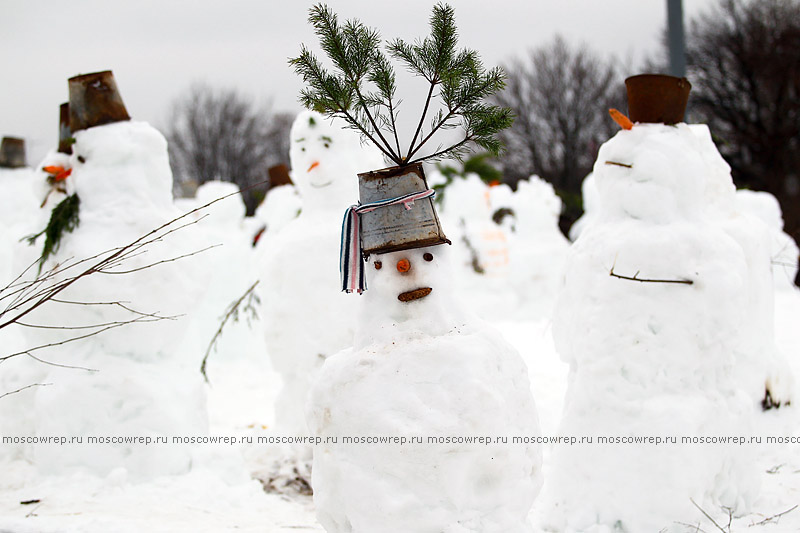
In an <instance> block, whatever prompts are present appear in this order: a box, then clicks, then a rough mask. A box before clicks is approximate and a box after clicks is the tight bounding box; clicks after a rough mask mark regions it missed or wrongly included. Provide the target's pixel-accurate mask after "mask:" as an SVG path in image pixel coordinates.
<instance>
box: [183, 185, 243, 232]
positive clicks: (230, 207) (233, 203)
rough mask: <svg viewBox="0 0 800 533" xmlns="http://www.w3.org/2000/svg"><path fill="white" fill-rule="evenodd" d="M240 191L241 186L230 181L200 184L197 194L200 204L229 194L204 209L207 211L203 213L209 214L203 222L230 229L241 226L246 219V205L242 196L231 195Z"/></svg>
mask: <svg viewBox="0 0 800 533" xmlns="http://www.w3.org/2000/svg"><path fill="white" fill-rule="evenodd" d="M238 192H239V186H238V185H236V184H235V183H231V182H229V181H207V182H205V183H203V184H202V185H200V187H198V188H197V194H196V195H195V199H196V200H197V204H198V206H201V205H206V204H208V203H211V202H213V201H214V200H217V199H219V198H224V197H226V196H229V198H225V199H224V200H220V201H218V202H216V203H214V204H212V205H211V206H209V207H208V208H207V209H206V210H204V211H205V212H204V213H201V214H202V215H207V216H205V218H203V220H202V223H203V224H205V225H208V226H212V227H213V226H217V227H218V228H220V229H221V228H227V229H228V230H231V229H233V228H236V227H237V226H239V225H240V224H241V223H242V220H243V219H244V215H245V205H244V202H243V201H242V197H241V196H231V195H236V193H238Z"/></svg>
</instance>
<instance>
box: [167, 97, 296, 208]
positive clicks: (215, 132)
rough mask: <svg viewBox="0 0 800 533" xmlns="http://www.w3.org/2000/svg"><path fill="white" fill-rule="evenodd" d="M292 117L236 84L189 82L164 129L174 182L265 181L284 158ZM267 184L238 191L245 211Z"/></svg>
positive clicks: (181, 185) (184, 185)
mask: <svg viewBox="0 0 800 533" xmlns="http://www.w3.org/2000/svg"><path fill="white" fill-rule="evenodd" d="M293 120H294V116H293V115H292V114H288V113H274V112H272V110H271V109H270V107H269V106H266V107H264V108H259V107H258V106H257V105H255V104H254V103H253V102H252V101H251V100H249V99H247V98H246V97H244V96H242V95H241V94H240V93H238V92H237V91H236V90H233V89H214V88H211V87H209V86H207V85H195V86H193V87H192V88H190V89H189V91H188V92H187V93H186V94H185V95H183V96H181V97H179V99H178V100H176V102H175V103H174V104H173V109H172V117H171V120H170V127H169V129H168V131H167V138H168V140H169V153H170V165H171V166H172V172H173V174H174V176H175V183H176V186H177V188H179V189H189V188H192V187H197V186H198V185H202V184H203V183H205V182H207V181H211V180H219V181H230V182H233V183H235V184H236V185H238V186H239V188H241V189H244V188H246V187H252V186H254V185H256V184H259V183H262V182H264V181H266V180H267V179H268V177H269V174H268V170H269V168H270V167H271V166H274V165H278V164H281V163H283V164H286V165H287V166H288V164H289V130H290V128H291V125H292V121H293ZM267 188H268V184H266V183H265V184H263V185H259V186H256V187H253V188H251V189H249V190H247V191H246V192H245V193H244V194H243V199H244V203H245V206H246V207H247V214H248V215H252V214H253V213H254V212H255V209H256V207H257V206H258V204H259V203H261V201H262V200H263V199H264V195H265V194H266V190H267ZM178 192H181V191H178Z"/></svg>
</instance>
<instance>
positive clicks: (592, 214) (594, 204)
mask: <svg viewBox="0 0 800 533" xmlns="http://www.w3.org/2000/svg"><path fill="white" fill-rule="evenodd" d="M581 198H582V199H583V215H581V217H580V218H579V219H578V220H576V221H575V222H574V223H573V224H572V226H571V227H570V228H569V240H570V241H572V242H575V241H576V240H578V237H580V235H581V232H582V231H583V230H584V229H585V228H586V227H587V226H590V225H591V224H592V223H593V222H594V220H595V219H596V218H597V214H598V213H599V211H600V198H599V194H598V193H597V186H596V185H595V184H594V174H592V173H591V172H590V173H589V175H588V176H586V177H585V178H584V179H583V183H582V184H581Z"/></svg>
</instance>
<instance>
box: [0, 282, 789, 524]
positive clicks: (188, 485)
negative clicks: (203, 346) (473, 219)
mask: <svg viewBox="0 0 800 533" xmlns="http://www.w3.org/2000/svg"><path fill="white" fill-rule="evenodd" d="M799 317H800V291H793V292H787V291H781V292H779V293H778V296H777V298H776V326H777V328H776V329H777V334H776V338H777V342H778V345H779V348H780V349H781V350H782V351H783V353H785V354H787V355H789V356H790V357H789V359H790V361H791V363H792V365H793V369H794V371H795V373H796V374H797V375H800V330H799V329H798V328H797V323H798V318H799ZM494 325H495V326H496V327H498V328H499V329H500V330H501V332H502V333H503V334H504V335H505V336H506V338H507V339H508V340H509V341H510V342H511V343H512V344H513V345H514V346H515V347H516V348H517V349H518V350H519V351H520V353H521V354H522V356H523V357H524V359H525V361H526V362H527V364H528V367H529V375H530V379H531V382H532V388H533V392H534V395H535V398H536V404H537V408H538V410H539V419H540V423H541V428H542V434H543V435H544V436H554V435H555V434H556V429H557V426H558V421H559V416H560V412H561V408H562V402H563V398H564V393H565V391H566V377H567V367H566V365H565V364H564V363H562V362H561V361H560V360H559V358H558V355H557V354H556V352H555V349H554V347H553V343H552V339H551V333H550V323H549V321H548V320H541V321H523V322H501V323H495V324H494ZM209 374H210V376H211V378H212V382H213V386H212V387H210V388H209V408H210V412H211V434H212V435H220V436H233V435H236V436H245V435H255V434H260V431H259V430H260V428H261V426H262V425H263V426H268V427H269V425H270V424H271V423H272V419H273V414H272V406H271V402H272V400H273V399H274V397H275V394H276V393H277V390H278V388H279V385H280V379H279V377H278V376H277V375H276V374H275V373H274V372H272V370H271V369H270V368H269V364H268V362H267V360H266V358H264V359H261V360H236V361H231V362H230V363H222V362H217V363H216V364H213V365H212V366H210V367H209ZM757 419H758V426H757V428H756V432H755V436H761V437H762V442H763V444H762V446H761V447H760V448H759V452H758V455H759V460H758V465H759V469H760V471H761V478H762V489H761V495H760V496H759V498H758V499H757V500H756V502H755V504H754V506H753V512H752V513H751V514H748V515H746V516H742V517H738V518H734V519H733V522H732V523H731V527H730V531H732V532H737V531H750V532H754V533H757V532H762V531H763V532H769V533H776V532H778V533H780V532H793V531H798V530H800V508H797V509H795V510H794V511H791V512H789V513H786V514H785V515H784V516H782V517H779V518H774V519H772V520H768V521H766V522H764V523H761V524H760V525H758V524H759V523H760V522H763V521H765V520H766V519H768V518H769V517H772V516H775V515H777V514H779V513H782V512H784V511H787V510H789V509H791V508H792V507H794V506H796V505H798V504H800V444H794V445H792V444H783V445H770V446H767V445H766V437H768V436H777V437H787V436H792V435H793V436H795V437H800V423H798V422H800V420H799V419H800V417H799V416H798V410H797V408H796V407H792V408H788V409H780V410H772V411H770V412H768V413H760V414H759V415H758V417H757ZM264 434H266V433H264ZM228 448H231V446H229V445H227V444H216V445H212V444H208V445H204V447H203V451H204V452H205V455H207V458H208V459H210V461H209V463H210V464H206V465H204V464H197V465H196V466H195V467H194V468H193V470H192V472H190V473H189V474H187V475H184V476H176V477H162V478H159V479H156V480H154V481H152V482H148V483H141V484H130V483H127V482H125V480H124V478H121V476H120V475H118V474H119V472H117V473H112V474H110V475H109V476H108V477H106V478H98V477H92V476H88V475H77V474H76V475H72V476H70V477H47V476H42V475H41V474H39V473H38V472H37V471H36V469H35V468H34V467H33V466H32V465H30V464H29V463H28V462H26V461H24V460H16V461H11V462H5V463H2V464H0V495H1V496H2V497H0V531H3V532H4V533H5V532H14V533H28V532H31V533H33V532H41V533H46V532H53V533H55V532H59V533H61V532H81V533H94V532H97V533H100V532H128V531H130V532H139V531H152V532H167V531H169V532H182V531H187V532H188V531H191V532H197V533H202V532H218V531H241V532H254V533H255V532H259V533H272V532H289V531H323V529H322V528H321V527H320V526H319V525H318V524H317V522H316V520H315V518H314V509H313V503H312V501H311V498H309V497H307V496H296V497H289V496H284V495H274V494H267V493H264V492H263V491H262V490H261V485H260V484H259V483H258V482H257V481H250V482H242V480H240V479H237V480H232V481H231V482H227V483H226V482H225V481H224V480H222V479H221V477H220V475H219V474H218V473H217V472H216V471H215V470H214V469H213V468H214V466H213V463H214V460H223V459H219V458H216V457H215V455H219V454H224V453H225V452H227V449H228ZM234 448H239V449H244V446H242V447H238V446H237V447H234ZM551 451H552V447H551V446H545V448H544V453H545V455H544V461H545V477H546V476H547V466H548V460H549V458H550V452H551ZM198 459H201V458H198ZM31 500H39V502H37V503H32V504H22V503H21V502H26V501H31ZM537 510H538V509H537V505H536V503H534V506H533V514H535V513H537ZM705 511H707V512H708V513H709V514H710V515H711V516H712V517H714V518H715V520H716V521H717V523H718V524H720V525H721V526H722V527H723V528H726V526H727V524H728V517H727V513H726V512H725V510H724V509H705ZM685 522H686V524H690V525H689V526H684V528H683V530H684V531H687V532H689V531H692V532H694V531H709V532H710V531H718V529H717V528H716V527H715V526H714V525H713V524H712V523H711V522H710V521H709V520H708V519H706V518H704V517H702V515H700V512H699V511H698V513H697V516H687V517H686V519H685ZM752 524H757V525H753V526H752V527H750V526H751V525H752ZM697 525H699V529H697ZM725 530H726V531H727V528H726V529H725Z"/></svg>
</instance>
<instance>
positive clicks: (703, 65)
mask: <svg viewBox="0 0 800 533" xmlns="http://www.w3.org/2000/svg"><path fill="white" fill-rule="evenodd" d="M688 27H689V31H688V32H687V64H688V75H687V77H688V78H689V81H691V83H692V85H693V88H692V94H691V96H690V99H689V102H690V104H689V105H690V112H689V120H690V121H691V122H704V123H707V124H708V125H709V126H710V128H711V132H712V134H713V135H714V140H715V142H716V143H717V147H718V148H719V150H720V152H721V153H722V155H723V156H724V157H725V159H726V160H727V161H728V163H729V164H730V165H731V169H732V174H733V179H734V181H735V182H736V184H737V186H738V187H746V188H751V189H756V190H764V191H768V192H770V193H772V194H773V195H775V197H776V198H777V199H778V201H779V202H780V204H781V208H782V209H783V215H784V221H785V229H786V232H787V233H789V234H791V235H792V236H793V237H794V238H795V240H796V241H798V242H800V111H799V110H800V0H719V2H718V4H717V5H716V6H715V7H714V9H712V10H711V11H710V12H709V13H707V14H704V15H701V16H699V17H697V18H696V19H694V20H691V21H689V23H688ZM665 41H666V40H665ZM505 68H506V72H507V73H508V85H507V88H506V90H505V91H504V92H503V93H502V94H500V95H499V96H498V97H497V101H498V102H499V103H501V104H503V105H506V106H508V107H511V108H512V109H513V110H514V111H515V113H516V115H517V118H516V121H515V123H514V125H513V127H512V128H511V129H510V130H508V131H507V132H506V133H505V136H504V141H505V142H506V145H507V148H508V151H507V153H506V155H505V156H503V157H501V158H500V159H498V160H497V162H496V163H497V164H498V166H499V167H500V169H501V170H502V172H503V175H504V180H505V181H506V182H508V183H509V184H511V185H512V186H514V185H515V184H516V182H517V181H518V180H520V179H524V178H527V177H528V176H530V175H531V174H538V175H539V176H541V177H542V178H544V179H546V180H547V181H549V182H550V183H552V184H553V187H554V188H555V190H556V192H557V193H558V194H559V196H560V197H561V199H562V200H563V202H564V208H565V209H564V213H563V214H562V220H561V228H562V230H564V231H565V232H566V229H567V228H568V227H569V226H570V225H571V224H572V222H574V220H575V219H577V217H578V216H580V214H581V212H582V204H581V183H582V181H583V179H584V178H585V177H586V175H587V174H588V173H589V172H591V169H592V165H593V162H594V160H595V158H596V155H597V148H598V147H599V145H600V144H602V143H603V142H604V141H605V140H607V139H608V138H609V137H611V135H613V134H614V133H615V132H616V130H617V127H616V125H615V124H614V123H613V122H611V121H610V120H609V119H608V114H607V112H606V110H607V109H608V108H609V107H616V108H618V109H620V110H625V109H627V106H626V103H625V102H626V96H625V87H624V84H623V81H624V79H625V78H626V77H627V76H629V75H633V74H638V73H642V72H663V73H666V72H667V67H666V61H664V58H663V57H653V58H648V59H646V60H645V62H644V66H642V67H640V68H639V69H636V71H629V72H623V71H622V70H621V69H620V67H619V63H618V62H617V61H615V60H614V59H613V58H610V59H605V58H603V57H600V56H598V55H597V54H594V53H592V52H591V51H589V50H588V49H587V48H586V46H579V47H576V46H572V45H570V44H569V43H567V42H566V41H565V40H564V39H563V38H561V37H556V38H555V39H554V40H553V41H552V42H551V43H549V44H546V45H544V46H542V47H539V48H536V49H533V50H532V51H530V53H529V54H528V56H527V57H526V58H525V59H514V60H512V61H510V62H508V64H507V65H505Z"/></svg>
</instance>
